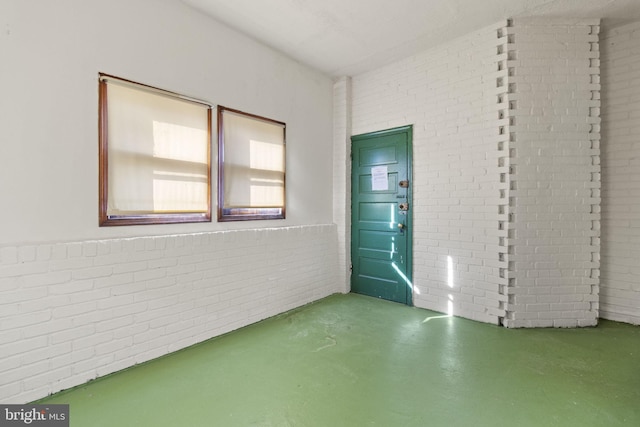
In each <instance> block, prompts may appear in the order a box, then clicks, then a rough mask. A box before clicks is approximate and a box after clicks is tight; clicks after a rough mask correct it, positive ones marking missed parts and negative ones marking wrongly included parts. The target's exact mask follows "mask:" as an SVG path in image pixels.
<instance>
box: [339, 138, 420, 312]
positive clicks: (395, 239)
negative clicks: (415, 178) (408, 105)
mask: <svg viewBox="0 0 640 427" xmlns="http://www.w3.org/2000/svg"><path fill="white" fill-rule="evenodd" d="M411 138H412V128H411V126H407V127H402V128H397V129H390V130H385V131H380V132H375V133H370V134H365V135H356V136H353V137H351V155H352V160H351V262H352V273H351V290H352V291H353V292H357V293H359V294H364V295H369V296H374V297H378V298H383V299H387V300H391V301H396V302H400V303H403V304H408V305H411V304H412V284H411V272H412V270H411V260H412V256H411V208H412V206H411V202H412V200H411V187H412V182H411Z"/></svg>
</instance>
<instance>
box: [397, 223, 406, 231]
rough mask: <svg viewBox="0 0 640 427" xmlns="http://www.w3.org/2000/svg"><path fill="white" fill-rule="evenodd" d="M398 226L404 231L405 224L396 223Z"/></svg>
mask: <svg viewBox="0 0 640 427" xmlns="http://www.w3.org/2000/svg"><path fill="white" fill-rule="evenodd" d="M398 228H399V229H400V231H404V229H405V225H404V224H403V223H401V222H399V223H398Z"/></svg>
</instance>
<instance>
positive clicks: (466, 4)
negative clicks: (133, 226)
mask: <svg viewBox="0 0 640 427" xmlns="http://www.w3.org/2000/svg"><path fill="white" fill-rule="evenodd" d="M182 1H183V2H184V3H187V4H189V5H191V6H193V7H195V8H196V9H198V10H200V11H202V12H204V13H206V14H208V15H210V16H211V17H213V18H215V19H217V20H218V21H220V22H222V23H224V24H226V25H228V26H230V27H232V28H235V29H236V30H239V31H240V32H243V33H245V34H247V35H249V36H250V37H252V38H254V39H256V40H259V41H260V42H262V43H264V44H266V45H269V46H271V47H273V48H275V49H277V50H280V51H282V52H284V53H286V54H287V55H289V56H291V57H293V58H295V59H296V60H298V61H300V62H302V63H304V64H307V65H309V66H311V67H313V68H316V69H318V70H321V71H323V72H324V73H326V74H328V75H330V76H341V75H356V74H359V73H362V72H366V71H368V70H371V69H374V68H377V67H379V66H381V65H384V64H387V63H389V62H392V61H395V60H398V59H401V58H404V57H407V56H410V55H412V54H414V53H417V52H420V51H422V50H425V49H427V48H429V47H432V46H435V45H437V44H440V43H442V42H445V41H447V40H451V39H453V38H456V37H458V36H461V35H463V34H467V33H470V32H472V31H475V30H478V29H481V28H483V27H485V26H488V25H491V24H493V23H496V22H498V21H500V20H501V19H505V18H517V17H523V16H542V17H566V18H602V19H603V21H602V23H603V26H617V25H622V24H625V23H628V22H633V21H640V0H182Z"/></svg>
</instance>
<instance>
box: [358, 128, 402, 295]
mask: <svg viewBox="0 0 640 427" xmlns="http://www.w3.org/2000/svg"><path fill="white" fill-rule="evenodd" d="M398 133H406V134H407V179H408V180H409V188H408V189H407V200H406V201H407V203H409V210H408V211H407V217H406V227H407V231H406V233H407V236H406V241H407V251H406V253H407V259H406V277H405V278H404V279H405V280H406V281H407V285H408V286H409V288H410V290H411V292H408V294H407V302H406V305H408V306H413V300H414V298H413V296H414V295H413V294H414V286H413V209H414V204H413V182H414V181H413V125H405V126H400V127H395V128H390V129H384V130H379V131H374V132H367V133H361V134H357V135H352V136H351V138H350V139H349V140H350V146H349V157H350V167H349V169H350V176H349V186H350V200H349V210H350V213H349V226H350V227H349V230H350V231H349V247H350V250H349V264H350V269H349V270H350V274H349V291H351V289H352V286H353V250H354V249H353V196H354V192H353V142H354V140H355V141H357V140H360V139H368V138H374V137H378V136H387V135H393V134H398Z"/></svg>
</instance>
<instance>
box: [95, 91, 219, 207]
mask: <svg viewBox="0 0 640 427" xmlns="http://www.w3.org/2000/svg"><path fill="white" fill-rule="evenodd" d="M107 100H108V101H107V116H106V117H107V136H108V137H107V156H108V173H107V176H108V197H107V199H108V200H107V216H109V217H111V216H127V215H134V216H136V215H145V214H174V213H207V212H209V192H210V186H209V177H210V172H209V126H210V123H209V108H210V107H209V106H208V105H205V104H199V103H196V102H192V101H189V100H186V99H182V98H179V97H177V96H172V95H171V94H165V93H162V92H160V91H156V90H150V89H148V88H146V87H144V86H136V85H133V84H131V83H129V82H121V81H119V80H115V79H109V80H108V81H107Z"/></svg>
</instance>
